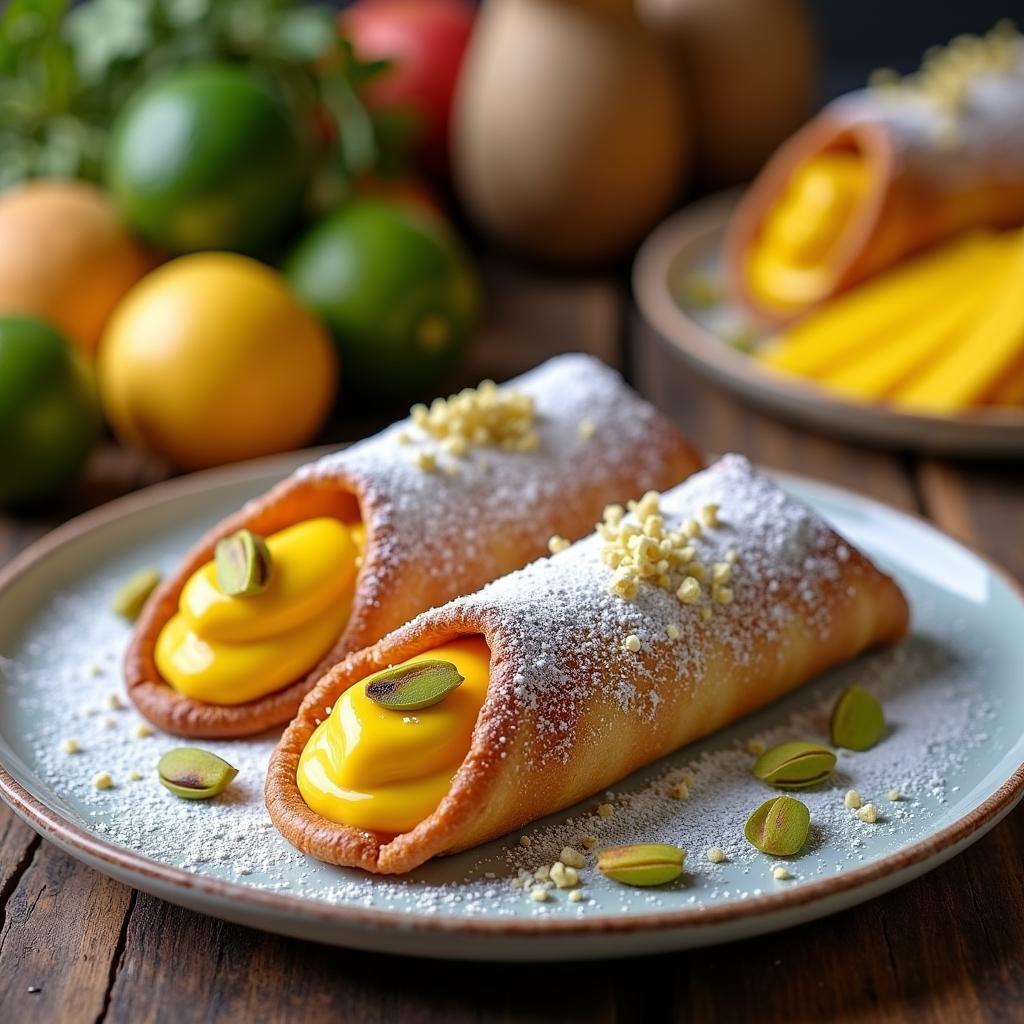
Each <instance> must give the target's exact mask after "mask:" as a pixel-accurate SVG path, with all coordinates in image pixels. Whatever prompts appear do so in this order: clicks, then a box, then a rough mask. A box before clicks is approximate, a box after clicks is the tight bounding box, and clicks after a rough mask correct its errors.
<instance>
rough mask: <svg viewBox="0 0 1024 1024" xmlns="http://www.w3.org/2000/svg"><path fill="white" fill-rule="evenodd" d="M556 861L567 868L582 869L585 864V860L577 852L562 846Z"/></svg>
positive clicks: (569, 847)
mask: <svg viewBox="0 0 1024 1024" xmlns="http://www.w3.org/2000/svg"><path fill="white" fill-rule="evenodd" d="M558 859H559V860H560V861H561V862H562V863H563V864H564V865H565V866H566V867H569V868H582V867H585V866H586V863H587V858H586V857H584V856H583V854H582V853H580V851H579V850H574V849H573V848H572V847H571V846H563V847H562V852H561V853H560V854H559V855H558Z"/></svg>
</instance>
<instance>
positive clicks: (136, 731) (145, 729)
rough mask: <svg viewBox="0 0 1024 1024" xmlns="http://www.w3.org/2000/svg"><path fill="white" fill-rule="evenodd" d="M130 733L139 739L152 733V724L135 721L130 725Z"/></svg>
mask: <svg viewBox="0 0 1024 1024" xmlns="http://www.w3.org/2000/svg"><path fill="white" fill-rule="evenodd" d="M132 735H133V736H134V737H135V738H136V739H139V740H142V739H145V738H146V737H147V736H152V735H153V726H151V725H150V724H149V722H136V723H135V725H134V726H133V727H132Z"/></svg>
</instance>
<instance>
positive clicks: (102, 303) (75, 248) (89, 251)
mask: <svg viewBox="0 0 1024 1024" xmlns="http://www.w3.org/2000/svg"><path fill="white" fill-rule="evenodd" d="M149 262H150V261H149V259H148V258H147V256H146V254H145V253H144V252H143V250H142V247H141V246H140V245H139V244H138V243H137V242H136V241H135V240H134V238H132V236H131V235H130V234H129V233H128V231H127V230H126V229H125V228H124V226H123V225H122V223H121V220H120V218H119V217H118V215H117V213H116V211H115V210H114V207H113V205H112V204H111V203H110V201H109V200H108V198H107V197H106V195H105V194H104V193H102V192H101V191H100V190H99V189H98V188H96V187H95V186H93V185H88V184H85V183H84V182H76V181H35V182H29V183H27V184H24V185H20V186H18V187H16V188H14V189H11V190H10V191H8V192H5V193H4V194H3V196H0V314H5V313H25V314H30V315H32V316H37V317H39V318H41V319H43V320H47V321H49V322H50V323H52V324H53V325H54V326H56V327H57V328H59V329H60V330H61V331H63V332H64V333H65V334H66V335H67V336H68V337H69V338H70V339H71V340H72V341H73V342H74V343H75V344H76V345H78V347H79V348H80V349H81V350H82V352H84V353H92V351H93V349H94V348H95V347H96V343H97V342H98V341H99V337H100V333H101V332H102V330H103V325H104V324H105V323H106V321H107V318H108V317H109V316H110V313H111V311H112V310H113V308H114V306H115V305H116V303H117V302H118V300H119V299H120V298H121V296H122V295H124V293H125V292H126V291H127V290H128V289H129V288H130V287H131V286H132V285H133V284H134V283H135V282H136V281H137V280H138V279H139V278H140V277H142V275H143V274H144V273H145V272H146V270H147V269H148V266H149Z"/></svg>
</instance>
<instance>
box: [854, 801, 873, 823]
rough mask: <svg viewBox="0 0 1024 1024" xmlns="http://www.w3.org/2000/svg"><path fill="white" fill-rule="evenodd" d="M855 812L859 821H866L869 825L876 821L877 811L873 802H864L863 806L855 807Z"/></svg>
mask: <svg viewBox="0 0 1024 1024" xmlns="http://www.w3.org/2000/svg"><path fill="white" fill-rule="evenodd" d="M856 814H857V817H858V818H860V820H861V821H866V822H867V823H868V824H869V825H873V824H874V823H875V822H876V821H878V811H877V810H876V808H875V805H874V804H865V805H864V806H863V807H859V808H857V811H856Z"/></svg>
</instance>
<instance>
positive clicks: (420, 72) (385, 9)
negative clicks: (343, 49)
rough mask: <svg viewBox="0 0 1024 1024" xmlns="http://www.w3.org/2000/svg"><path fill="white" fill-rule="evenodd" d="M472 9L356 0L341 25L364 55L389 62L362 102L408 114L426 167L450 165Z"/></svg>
mask: <svg viewBox="0 0 1024 1024" xmlns="http://www.w3.org/2000/svg"><path fill="white" fill-rule="evenodd" d="M475 14H476V11H475V8H474V6H473V4H472V3H470V2H469V0H357V2H356V3H354V4H352V5H351V6H349V7H348V8H347V9H346V10H345V11H344V12H342V15H341V26H342V29H343V31H344V32H345V34H346V35H347V36H348V38H349V39H350V40H351V42H352V45H353V47H354V48H355V50H356V52H357V53H358V54H359V55H360V57H361V58H362V59H363V60H386V61H388V62H389V67H388V68H387V69H386V70H384V71H383V72H382V73H381V74H378V75H376V76H375V77H374V78H373V80H372V81H370V82H369V84H368V86H367V89H366V101H367V103H368V104H369V106H370V107H371V108H372V109H374V110H377V111H387V112H388V115H389V116H393V115H395V114H402V113H409V114H411V115H412V116H413V117H415V118H416V120H417V124H416V128H415V129H414V131H415V134H416V138H417V142H418V144H419V150H420V152H421V154H422V155H423V156H424V158H425V159H426V161H427V163H428V165H429V167H430V168H431V169H432V170H434V171H435V172H441V171H443V170H444V169H445V168H446V167H447V164H448V125H449V120H450V117H451V108H452V98H453V96H454V94H455V83H456V81H457V79H458V76H459V70H460V67H461V65H462V58H463V55H464V53H465V50H466V45H467V43H468V42H469V36H470V33H471V31H472V28H473V19H474V17H475Z"/></svg>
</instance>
